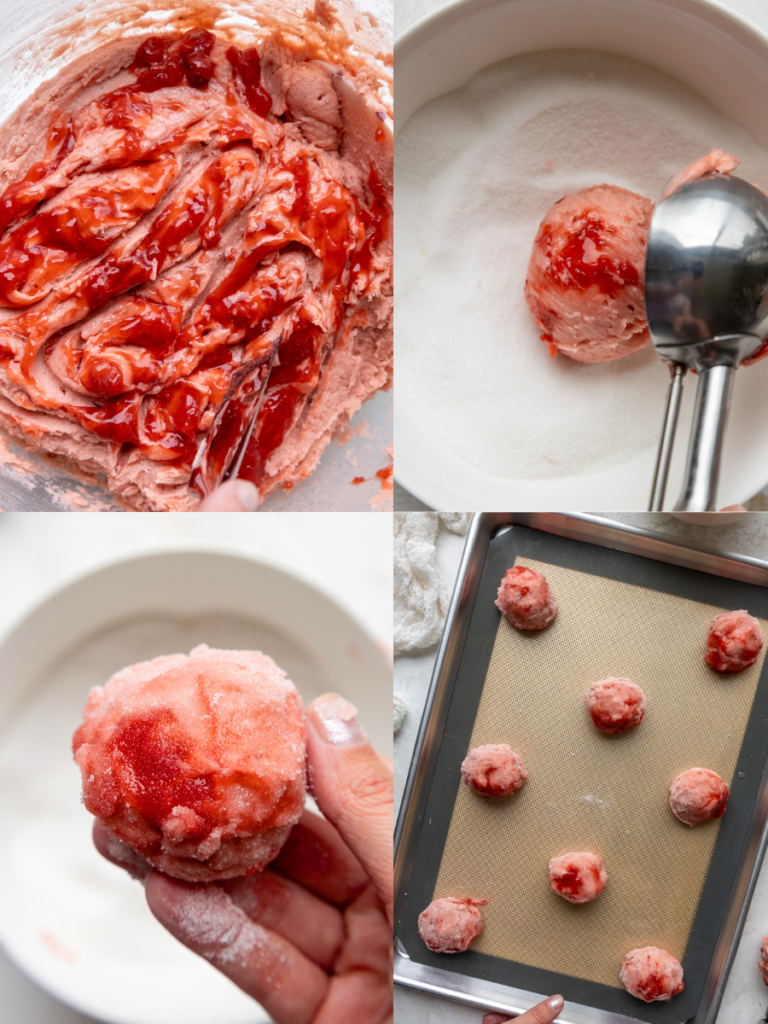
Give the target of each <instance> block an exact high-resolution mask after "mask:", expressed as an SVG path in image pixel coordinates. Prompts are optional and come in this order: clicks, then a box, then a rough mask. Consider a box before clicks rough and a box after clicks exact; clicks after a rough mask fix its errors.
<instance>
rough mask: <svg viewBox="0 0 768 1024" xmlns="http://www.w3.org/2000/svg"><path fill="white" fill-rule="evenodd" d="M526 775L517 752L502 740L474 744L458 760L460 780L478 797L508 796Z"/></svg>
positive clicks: (515, 790)
mask: <svg viewBox="0 0 768 1024" xmlns="http://www.w3.org/2000/svg"><path fill="white" fill-rule="evenodd" d="M527 778H528V772H527V770H526V767H525V765H524V764H523V762H522V760H521V758H520V755H519V754H517V753H515V751H514V750H512V748H511V747H510V746H508V745H507V744H506V743H486V744H485V745H484V746H482V747H474V748H473V749H472V750H470V752H469V753H468V754H467V756H466V757H465V758H464V760H463V761H462V762H461V781H462V782H463V783H464V784H465V785H467V786H469V788H470V789H471V790H473V791H474V792H475V793H477V794H478V796H484V797H499V796H510V795H511V794H512V793H515V792H517V790H518V789H520V787H521V786H522V785H523V783H524V782H525V780H526V779H527Z"/></svg>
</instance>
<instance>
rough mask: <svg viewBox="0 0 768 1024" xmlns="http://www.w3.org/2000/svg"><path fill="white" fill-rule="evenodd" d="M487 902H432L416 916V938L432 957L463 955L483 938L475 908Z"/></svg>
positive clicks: (449, 897)
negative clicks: (422, 940)
mask: <svg viewBox="0 0 768 1024" xmlns="http://www.w3.org/2000/svg"><path fill="white" fill-rule="evenodd" d="M487 902H488V901H487V900H473V899H464V900H459V899H455V898H454V897H453V896H446V897H444V898H443V899H441V900H433V902H432V903H430V904H429V906H428V907H427V909H426V910H422V912H421V913H420V914H419V935H420V936H421V937H422V939H424V941H425V942H426V944H427V945H428V946H429V948H430V949H431V950H432V951H433V952H434V953H463V952H465V950H467V949H469V947H470V944H471V943H472V942H474V940H475V939H476V938H477V937H478V935H481V934H482V931H483V917H482V914H481V913H480V911H479V910H478V909H477V908H478V907H481V906H483V904H484V903H487Z"/></svg>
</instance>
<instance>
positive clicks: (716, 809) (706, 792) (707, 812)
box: [669, 768, 730, 827]
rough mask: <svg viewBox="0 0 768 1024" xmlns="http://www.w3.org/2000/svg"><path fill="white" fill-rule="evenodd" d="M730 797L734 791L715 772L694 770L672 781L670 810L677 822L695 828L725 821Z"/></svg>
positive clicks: (700, 769) (703, 769)
mask: <svg viewBox="0 0 768 1024" xmlns="http://www.w3.org/2000/svg"><path fill="white" fill-rule="evenodd" d="M729 796H730V790H729V789H728V787H727V786H726V784H725V783H724V782H723V780H722V779H721V778H720V776H719V775H717V774H716V773H715V772H711V771H709V769H708V768H691V769H689V770H688V771H687V772H682V773H681V774H680V775H678V776H677V778H675V779H673V780H672V784H671V785H670V787H669V806H670V807H671V808H672V813H673V814H674V816H675V817H676V818H679V819H680V821H682V822H683V824H684V825H690V826H691V827H693V826H694V825H701V824H702V822H704V821H712V820H713V819H714V818H722V816H723V815H724V814H725V806H726V804H727V803H728V797H729Z"/></svg>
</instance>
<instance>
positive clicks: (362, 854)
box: [307, 693, 393, 920]
mask: <svg viewBox="0 0 768 1024" xmlns="http://www.w3.org/2000/svg"><path fill="white" fill-rule="evenodd" d="M307 731H308V736H307V761H308V765H309V779H310V785H311V789H312V792H313V794H314V797H315V799H316V800H317V803H318V805H319V807H320V810H321V811H322V812H323V814H324V815H325V816H326V818H328V820H329V821H330V822H332V823H333V824H334V825H335V826H336V828H337V829H338V830H339V832H340V833H341V837H342V839H343V840H344V841H345V842H346V843H347V845H348V846H349V847H350V849H351V850H352V852H353V853H354V854H355V856H356V857H357V859H358V860H359V861H360V863H361V864H362V865H363V867H364V868H365V870H366V871H367V872H368V875H369V877H370V879H371V881H372V882H373V884H374V885H375V886H376V890H377V892H378V893H379V896H380V897H381V898H382V900H383V901H384V904H385V906H386V907H387V913H388V915H389V916H390V920H391V908H392V818H393V794H392V773H391V772H390V771H389V770H388V768H387V767H386V765H384V764H383V763H382V761H381V759H380V758H379V757H378V755H377V754H376V751H375V750H374V749H373V747H372V746H371V745H370V743H369V742H368V737H367V736H366V734H365V731H364V730H363V728H362V726H361V725H360V724H359V723H358V721H357V709H356V708H355V706H354V705H353V704H350V703H349V701H347V700H344V698H343V697H340V696H339V695H338V694H335V693H327V694H325V695H324V696H323V697H318V698H317V700H314V701H312V703H311V704H310V705H309V707H308V708H307Z"/></svg>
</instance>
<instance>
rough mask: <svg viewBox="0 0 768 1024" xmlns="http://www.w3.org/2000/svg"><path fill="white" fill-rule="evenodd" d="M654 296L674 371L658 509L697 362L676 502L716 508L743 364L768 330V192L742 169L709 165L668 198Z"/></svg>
mask: <svg viewBox="0 0 768 1024" xmlns="http://www.w3.org/2000/svg"><path fill="white" fill-rule="evenodd" d="M645 304H646V315H647V318H648V326H649V328H650V332H651V336H652V338H653V343H654V345H655V346H656V349H657V351H658V353H659V355H660V356H661V357H662V359H665V360H666V361H667V362H668V363H670V364H671V370H672V372H673V379H672V383H671V385H670V391H669V396H668V400H667V411H666V417H665V424H664V429H663V431H662V436H661V444H660V447H659V455H658V458H657V462H656V471H655V475H654V483H653V489H652V494H651V506H650V509H651V511H652V512H653V511H659V510H660V509H661V507H662V503H663V500H664V490H665V486H666V480H667V473H668V471H669V462H670V459H671V455H672V444H673V442H674V431H675V426H676V420H677V413H678V411H679V405H680V393H681V391H682V380H683V376H684V374H685V371H686V369H692V370H695V371H696V373H697V374H698V376H699V387H698V391H697V394H696V406H695V409H694V414H693V427H692V431H691V438H690V443H689V448H688V461H687V465H686V470H685V482H684V485H683V490H682V493H681V495H680V498H679V500H678V502H677V504H676V505H675V510H676V511H680V512H682V511H691V512H707V511H712V510H715V509H716V508H717V504H716V497H717V484H718V479H719V476H720V458H721V453H722V447H723V437H724V435H725V425H726V421H727V418H728V409H729V406H730V401H731V394H732V392H733V381H734V377H735V374H736V370H737V369H738V367H739V366H740V365H741V363H742V362H743V361H744V360H745V359H746V358H748V357H749V356H751V355H754V354H755V352H757V350H758V349H759V348H760V347H761V345H762V344H763V340H764V338H765V336H766V334H768V196H765V195H764V194H763V193H762V192H761V191H760V190H759V189H758V188H755V186H754V185H750V184H748V183H747V182H746V181H743V180H742V179H741V178H734V177H726V176H723V175H719V174H710V175H707V176H706V177H704V178H700V179H699V180H698V181H693V182H690V183H689V184H687V185H684V186H683V187H682V188H681V189H679V190H678V191H677V192H675V193H674V194H673V195H671V196H670V197H669V199H665V200H664V201H663V202H661V203H659V205H658V206H657V207H656V212H655V213H654V215H653V219H652V220H651V229H650V232H649V235H648V255H647V260H646V268H645Z"/></svg>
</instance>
